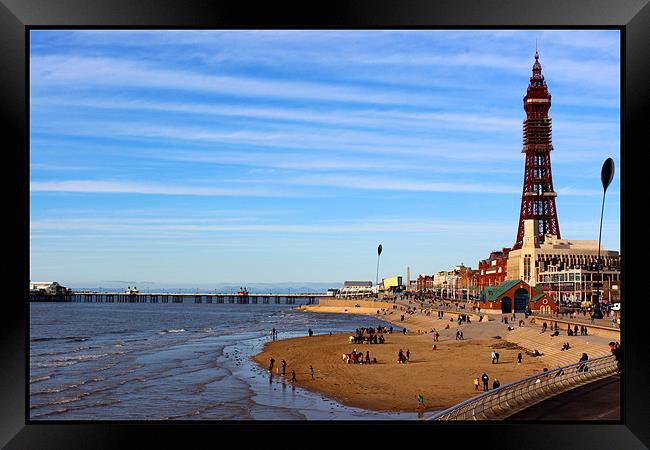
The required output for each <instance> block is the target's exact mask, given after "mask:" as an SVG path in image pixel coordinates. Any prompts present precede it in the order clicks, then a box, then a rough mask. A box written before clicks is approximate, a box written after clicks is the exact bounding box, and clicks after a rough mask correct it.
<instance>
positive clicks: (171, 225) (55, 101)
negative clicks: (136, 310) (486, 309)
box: [30, 30, 620, 287]
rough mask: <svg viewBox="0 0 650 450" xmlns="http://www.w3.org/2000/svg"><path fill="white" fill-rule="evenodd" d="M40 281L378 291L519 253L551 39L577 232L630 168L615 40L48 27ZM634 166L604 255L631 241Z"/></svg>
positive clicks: (612, 205) (35, 210) (33, 192)
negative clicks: (611, 171)
mask: <svg viewBox="0 0 650 450" xmlns="http://www.w3.org/2000/svg"><path fill="white" fill-rule="evenodd" d="M30 41H31V42H30V52H31V53H30V105H31V106H30V108H31V117H30V120H31V122H30V139H31V147H30V245H31V248H30V265H31V274H30V277H31V278H32V279H48V280H49V279H54V280H58V281H60V282H62V283H64V284H66V283H67V284H68V285H73V286H84V285H88V286H101V285H104V286H105V285H108V284H110V280H133V281H138V282H141V283H145V282H148V283H150V285H151V286H154V287H155V286H156V285H158V286H160V285H163V284H164V285H165V286H171V285H175V286H191V285H197V286H198V285H201V286H203V285H210V284H215V285H216V284H220V283H253V282H264V283H269V282H309V281H311V282H334V283H339V282H342V281H343V280H346V279H350V280H351V279H363V280H374V277H375V269H376V256H377V253H376V248H377V245H378V244H379V243H381V244H382V245H383V248H384V251H383V253H382V259H381V268H380V272H381V273H380V276H382V275H383V276H392V275H404V274H405V271H406V266H410V267H411V274H412V275H413V276H415V275H417V274H418V273H433V272H436V271H438V270H448V269H451V268H452V267H453V266H455V265H457V264H459V263H461V262H463V263H465V265H469V266H471V267H473V268H475V267H476V266H477V262H478V260H479V259H483V258H485V257H487V256H488V255H489V253H490V251H491V250H494V249H500V248H501V247H504V246H511V245H512V244H513V242H514V240H515V237H516V232H517V220H518V217H519V206H520V196H521V189H522V183H523V165H524V155H523V154H522V153H521V148H522V121H523V119H524V117H525V115H524V111H523V101H522V98H523V96H524V95H525V93H526V87H527V85H528V79H529V77H530V75H531V67H532V64H533V61H534V59H533V55H534V53H535V42H536V41H537V46H538V49H539V54H540V62H541V64H542V73H543V74H544V76H545V79H546V81H547V84H548V87H549V91H550V93H551V95H552V107H551V110H550V115H551V117H552V118H553V144H554V147H555V150H554V151H553V153H552V154H551V161H552V166H553V182H554V187H555V190H556V191H557V193H558V197H557V209H558V217H559V223H560V232H561V235H562V237H563V238H568V239H598V225H599V219H600V202H601V198H602V188H601V185H600V168H601V165H602V163H603V161H604V160H605V159H606V158H608V157H612V158H614V161H615V164H616V168H617V169H620V163H619V161H620V159H619V153H620V148H619V140H620V132H619V125H620V124H619V117H620V108H619V105H620V95H619V91H620V77H619V61H620V54H619V50H620V42H619V32H618V31H615V30H598V31H595V30H582V31H569V30H562V31H551V30H545V31H535V30H519V31H507V30H500V31H472V30H456V31H444V30H421V31H415V30H411V31H401V30H394V31H379V30H371V31H367V30H353V31H345V30H329V31H280V30H278V31H216V30H215V31H205V30H195V31H160V30H149V31H144V30H141V31H131V30H123V31H111V30H83V31H73V30H57V31H48V30H33V31H31V38H30ZM619 175H620V173H618V172H617V174H616V176H615V177H614V180H613V182H612V185H611V186H610V188H609V190H608V193H607V200H606V205H605V219H604V223H603V246H604V247H606V248H608V249H613V250H618V249H619V234H620V218H619V210H620V189H619Z"/></svg>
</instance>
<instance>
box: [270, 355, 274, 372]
mask: <svg viewBox="0 0 650 450" xmlns="http://www.w3.org/2000/svg"><path fill="white" fill-rule="evenodd" d="M274 363H275V359H273V358H271V363H270V364H269V372H273V364H274Z"/></svg>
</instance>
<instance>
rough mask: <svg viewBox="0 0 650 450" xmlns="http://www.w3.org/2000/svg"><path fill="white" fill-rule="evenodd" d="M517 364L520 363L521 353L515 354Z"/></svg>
mask: <svg viewBox="0 0 650 450" xmlns="http://www.w3.org/2000/svg"><path fill="white" fill-rule="evenodd" d="M517 364H521V353H519V354H518V355H517Z"/></svg>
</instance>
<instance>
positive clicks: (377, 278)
mask: <svg viewBox="0 0 650 450" xmlns="http://www.w3.org/2000/svg"><path fill="white" fill-rule="evenodd" d="M381 251H382V247H381V244H379V247H377V274H376V275H375V284H376V285H377V286H379V256H381Z"/></svg>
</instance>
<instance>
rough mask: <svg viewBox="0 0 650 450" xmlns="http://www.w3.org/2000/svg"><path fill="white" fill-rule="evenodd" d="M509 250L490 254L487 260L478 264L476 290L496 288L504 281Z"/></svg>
mask: <svg viewBox="0 0 650 450" xmlns="http://www.w3.org/2000/svg"><path fill="white" fill-rule="evenodd" d="M510 250H511V249H510V248H507V247H504V248H502V249H501V250H495V251H493V252H492V253H490V256H489V257H488V258H487V259H483V260H481V261H479V262H478V288H479V290H481V291H482V290H483V289H485V288H486V287H488V286H497V285H499V284H501V283H503V282H504V281H505V280H506V275H507V272H508V253H509V252H510Z"/></svg>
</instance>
